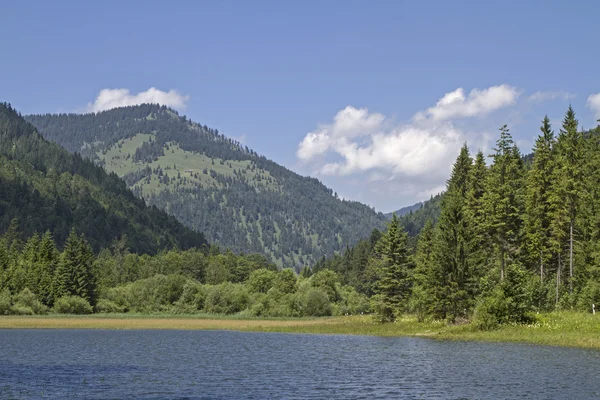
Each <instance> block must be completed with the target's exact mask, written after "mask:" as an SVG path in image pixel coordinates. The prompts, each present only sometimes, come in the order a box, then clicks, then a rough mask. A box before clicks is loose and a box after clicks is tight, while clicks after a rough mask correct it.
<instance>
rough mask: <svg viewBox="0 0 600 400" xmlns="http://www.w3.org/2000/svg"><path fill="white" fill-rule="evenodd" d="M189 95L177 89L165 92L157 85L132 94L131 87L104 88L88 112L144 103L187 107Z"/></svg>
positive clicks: (180, 107)
mask: <svg viewBox="0 0 600 400" xmlns="http://www.w3.org/2000/svg"><path fill="white" fill-rule="evenodd" d="M188 99H189V96H184V95H182V94H180V93H178V92H177V91H175V90H169V91H168V92H164V91H162V90H159V89H157V88H155V87H151V88H150V89H148V90H146V91H144V92H139V93H137V94H131V93H130V92H129V89H102V90H101V91H100V93H99V94H98V96H97V97H96V100H95V101H94V102H93V103H89V104H88V106H87V111H88V112H100V111H105V110H110V109H111V108H117V107H124V106H134V105H137V104H142V103H158V104H160V105H164V106H169V107H173V108H176V109H182V108H185V105H186V102H187V100H188Z"/></svg>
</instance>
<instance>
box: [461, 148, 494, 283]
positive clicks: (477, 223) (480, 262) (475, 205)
mask: <svg viewBox="0 0 600 400" xmlns="http://www.w3.org/2000/svg"><path fill="white" fill-rule="evenodd" d="M487 174H488V169H487V166H486V165H485V156H484V154H483V152H482V151H481V150H480V151H478V152H477V155H476V156H475V162H474V163H473V167H472V168H471V177H470V179H469V188H468V191H467V202H466V216H467V219H468V223H469V229H470V231H471V236H472V240H471V243H470V248H469V250H468V252H469V259H470V260H469V263H470V265H471V266H472V268H473V269H474V272H475V273H476V274H480V273H481V270H482V267H483V266H484V265H486V264H487V260H488V257H489V251H488V248H489V245H490V243H489V237H488V235H487V231H486V228H485V227H486V225H485V223H486V214H485V208H484V204H483V201H484V198H483V196H484V194H485V188H486V179H487Z"/></svg>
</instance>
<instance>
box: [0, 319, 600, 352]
mask: <svg viewBox="0 0 600 400" xmlns="http://www.w3.org/2000/svg"><path fill="white" fill-rule="evenodd" d="M11 328H12V329H24V328H38V329H42V328H45V329H180V330H235V331H251V332H285V333H306V334H338V335H371V336H386V337H393V336H413V337H425V338H431V339H437V340H468V341H487V342H517V343H530V344H536V345H551V346H566V347H579V348H590V349H600V315H591V314H585V313H574V312H556V313H549V314H540V315H537V316H536V322H534V323H532V324H529V325H508V326H503V327H501V328H499V329H497V330H493V331H479V330H477V329H476V328H475V327H474V326H472V325H470V324H465V325H448V324H446V323H445V322H442V321H433V322H418V321H417V320H416V319H415V318H414V317H412V316H407V317H405V318H403V319H401V320H399V321H396V322H395V323H392V324H380V323H377V322H374V321H373V318H372V317H371V316H368V315H364V316H344V317H328V318H244V317H239V316H224V315H211V314H193V315H179V314H156V315H148V314H94V315H88V316H71V315H47V316H3V317H0V329H11Z"/></svg>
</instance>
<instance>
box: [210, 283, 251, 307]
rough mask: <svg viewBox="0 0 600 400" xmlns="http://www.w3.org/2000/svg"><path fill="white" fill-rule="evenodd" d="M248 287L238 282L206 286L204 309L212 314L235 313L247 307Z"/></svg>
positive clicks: (248, 299)
mask: <svg viewBox="0 0 600 400" xmlns="http://www.w3.org/2000/svg"><path fill="white" fill-rule="evenodd" d="M249 304H250V296H249V295H248V289H246V287H245V286H244V285H242V284H239V283H229V282H226V283H222V284H220V285H215V286H211V287H210V288H208V294H207V296H206V302H205V305H204V310H205V311H206V312H208V313H213V314H235V313H237V312H240V311H242V310H244V309H245V308H247V307H248V305H249Z"/></svg>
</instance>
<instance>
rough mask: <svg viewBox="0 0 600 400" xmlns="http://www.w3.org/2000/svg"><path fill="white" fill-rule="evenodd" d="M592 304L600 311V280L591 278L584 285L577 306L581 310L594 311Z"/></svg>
mask: <svg viewBox="0 0 600 400" xmlns="http://www.w3.org/2000/svg"><path fill="white" fill-rule="evenodd" d="M592 304H595V305H596V310H598V311H599V312H600V282H598V281H596V280H594V279H590V280H589V281H588V282H587V283H586V285H585V286H584V287H583V289H582V291H581V293H580V294H579V300H578V301H577V308H578V309H579V310H581V311H587V312H590V313H591V312H592Z"/></svg>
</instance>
